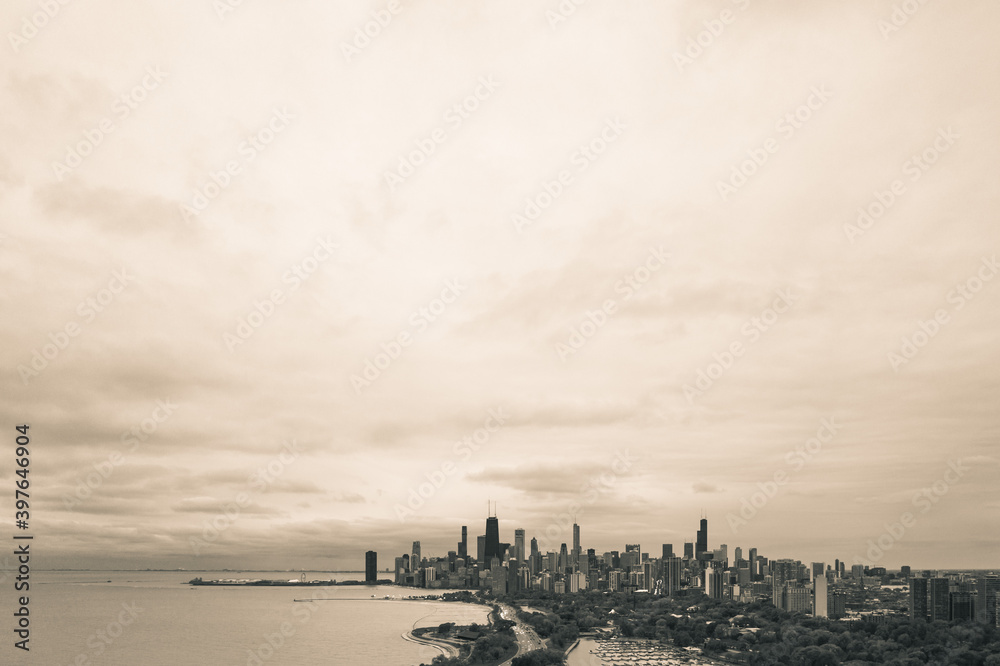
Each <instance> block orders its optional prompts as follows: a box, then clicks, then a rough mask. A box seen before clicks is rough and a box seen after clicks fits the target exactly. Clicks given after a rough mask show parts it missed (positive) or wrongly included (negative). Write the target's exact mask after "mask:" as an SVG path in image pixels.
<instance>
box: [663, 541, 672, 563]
mask: <svg viewBox="0 0 1000 666" xmlns="http://www.w3.org/2000/svg"><path fill="white" fill-rule="evenodd" d="M673 556H674V544H672V543H665V544H663V559H664V560H666V559H667V558H668V557H673Z"/></svg>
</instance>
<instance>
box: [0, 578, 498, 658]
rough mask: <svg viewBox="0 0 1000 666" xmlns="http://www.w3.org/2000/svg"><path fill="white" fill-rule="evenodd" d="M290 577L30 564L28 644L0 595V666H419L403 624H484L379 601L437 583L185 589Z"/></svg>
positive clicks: (446, 610) (457, 611)
mask: <svg viewBox="0 0 1000 666" xmlns="http://www.w3.org/2000/svg"><path fill="white" fill-rule="evenodd" d="M299 573H301V572H297V573H286V572H281V573H276V572H238V573H237V572H197V571H190V572H188V571H184V572H159V571H158V572H124V571H110V572H109V571H105V572H69V571H57V572H49V571H39V572H37V573H36V572H35V571H32V577H31V590H30V592H29V595H30V604H29V609H30V612H31V615H30V618H31V641H30V643H29V646H30V647H31V651H30V653H25V652H24V651H22V650H18V649H16V648H14V646H13V643H14V641H15V640H16V637H15V636H14V634H13V629H14V620H13V617H12V615H11V614H12V613H13V611H14V610H15V606H14V601H13V600H12V598H11V597H12V594H8V593H7V592H8V590H5V594H4V595H3V604H2V606H3V608H2V610H3V615H4V617H6V618H8V619H7V621H6V622H5V623H4V624H5V625H6V627H5V628H4V631H3V636H4V639H3V645H2V647H0V663H3V664H35V665H38V664H45V665H46V666H68V665H70V664H73V665H75V666H95V665H97V664H109V665H117V664H121V665H123V666H125V665H127V666H135V665H137V664H142V665H143V666H166V665H168V664H169V665H170V666H176V665H178V664H185V665H187V664H190V665H192V666H197V665H200V664H206V665H207V664H212V665H222V664H233V665H234V666H235V665H241V666H242V665H248V666H263V665H265V664H266V665H268V666H271V665H274V666H280V665H288V666H312V665H314V664H315V665H319V664H324V665H325V664H334V665H343V666H348V665H356V664H372V665H376V664H387V665H388V664H400V665H401V666H404V665H405V666H410V665H414V664H419V663H420V662H422V661H423V662H428V663H429V662H430V660H431V659H432V658H433V657H435V656H436V655H437V654H440V653H439V651H437V650H435V649H433V648H430V647H426V646H420V645H417V644H414V643H410V642H407V641H405V640H403V639H402V637H401V636H402V634H404V633H405V632H407V631H409V630H410V629H411V628H413V627H422V626H436V625H438V624H440V623H442V622H456V623H459V624H469V623H472V622H478V623H481V624H482V623H486V621H487V619H486V618H487V613H488V612H489V609H488V608H487V607H486V606H480V605H475V604H458V603H448V602H440V601H421V600H401V599H395V600H384V599H382V597H384V596H386V595H394V596H396V597H401V596H424V595H427V594H438V593H440V591H438V590H415V589H411V588H401V587H394V586H378V587H368V586H336V587H331V586H322V587H207V586H201V587H195V586H190V585H188V584H187V581H189V580H190V579H192V578H194V577H196V576H200V577H201V578H203V579H206V580H209V579H221V578H250V579H253V578H264V579H274V580H282V579H284V580H287V579H290V578H294V579H298V577H299ZM362 577H363V575H362V574H360V573H355V572H350V573H336V574H330V573H312V572H306V578H307V579H309V580H314V579H324V580H325V579H329V578H334V579H336V580H360V579H361V578H362ZM109 581H110V582H109ZM8 584H9V583H8ZM373 594H374V595H375V596H376V598H375V599H373V598H372V595H373ZM319 598H321V599H322V600H316V601H305V602H296V601H295V599H305V600H310V599H319Z"/></svg>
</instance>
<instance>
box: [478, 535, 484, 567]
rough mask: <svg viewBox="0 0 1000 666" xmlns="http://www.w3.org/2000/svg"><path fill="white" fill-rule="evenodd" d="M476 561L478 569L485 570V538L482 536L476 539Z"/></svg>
mask: <svg viewBox="0 0 1000 666" xmlns="http://www.w3.org/2000/svg"><path fill="white" fill-rule="evenodd" d="M476 561H477V562H479V566H480V567H482V568H483V569H485V568H486V536H485V535H483V534H480V535H479V536H477V537H476Z"/></svg>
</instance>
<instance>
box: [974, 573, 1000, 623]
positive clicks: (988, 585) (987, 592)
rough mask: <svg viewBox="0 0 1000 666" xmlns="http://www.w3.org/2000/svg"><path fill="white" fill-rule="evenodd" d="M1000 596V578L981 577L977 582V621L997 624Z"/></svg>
mask: <svg viewBox="0 0 1000 666" xmlns="http://www.w3.org/2000/svg"><path fill="white" fill-rule="evenodd" d="M998 594H1000V577H997V576H980V577H979V580H977V581H976V621H977V622H982V623H984V624H995V623H996V619H997V596H998Z"/></svg>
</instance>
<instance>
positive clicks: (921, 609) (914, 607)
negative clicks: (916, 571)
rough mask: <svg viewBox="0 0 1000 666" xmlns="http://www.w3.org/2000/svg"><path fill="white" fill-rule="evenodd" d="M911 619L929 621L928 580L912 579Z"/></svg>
mask: <svg viewBox="0 0 1000 666" xmlns="http://www.w3.org/2000/svg"><path fill="white" fill-rule="evenodd" d="M910 619H911V620H927V619H928V616H927V579H926V578H911V579H910Z"/></svg>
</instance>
